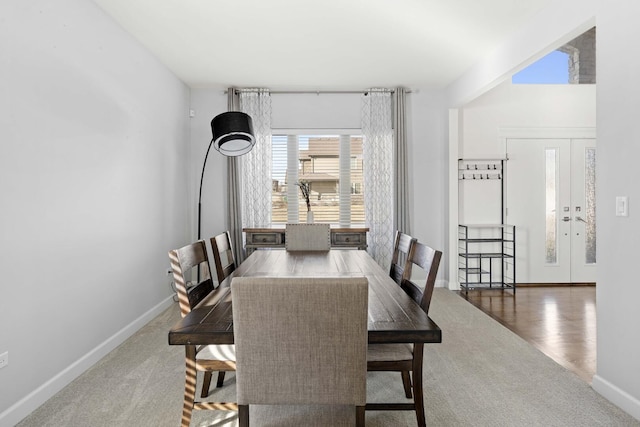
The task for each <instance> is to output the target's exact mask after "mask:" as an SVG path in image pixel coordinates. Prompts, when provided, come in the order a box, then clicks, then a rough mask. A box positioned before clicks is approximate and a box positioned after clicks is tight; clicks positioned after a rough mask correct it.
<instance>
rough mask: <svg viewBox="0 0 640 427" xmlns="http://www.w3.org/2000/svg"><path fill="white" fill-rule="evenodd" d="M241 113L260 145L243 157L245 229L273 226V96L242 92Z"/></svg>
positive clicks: (255, 91) (265, 93)
mask: <svg viewBox="0 0 640 427" xmlns="http://www.w3.org/2000/svg"><path fill="white" fill-rule="evenodd" d="M239 93H240V111H243V112H245V113H247V114H249V115H250V116H251V118H252V120H253V131H254V133H255V137H256V145H255V146H254V147H253V149H252V150H251V151H250V152H249V153H247V154H245V155H243V156H241V157H240V164H241V171H242V179H241V181H242V198H241V200H242V226H243V227H269V226H270V225H271V96H270V94H269V91H268V90H267V89H241V90H240V91H239Z"/></svg>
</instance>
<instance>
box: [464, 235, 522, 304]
mask: <svg viewBox="0 0 640 427" xmlns="http://www.w3.org/2000/svg"><path fill="white" fill-rule="evenodd" d="M515 260H516V228H515V226H513V225H507V224H478V225H464V224H460V225H458V281H459V282H460V287H461V288H462V289H464V290H465V294H468V292H469V289H502V290H505V289H513V292H514V293H515V291H516V279H515V278H516V263H515Z"/></svg>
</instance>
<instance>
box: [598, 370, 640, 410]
mask: <svg viewBox="0 0 640 427" xmlns="http://www.w3.org/2000/svg"><path fill="white" fill-rule="evenodd" d="M591 387H593V389H594V390H595V391H596V392H598V393H599V394H601V395H602V396H604V397H605V398H606V399H607V400H609V401H610V402H611V403H613V404H614V405H616V406H618V407H619V408H620V409H622V410H623V411H625V412H626V413H628V414H629V415H631V416H632V417H634V418H635V419H637V420H638V421H640V400H638V399H636V398H635V397H633V396H631V395H630V394H629V393H627V392H625V391H624V390H621V389H620V388H618V387H616V386H615V385H613V384H611V383H610V382H609V381H607V380H605V379H604V378H602V377H600V376H598V375H594V376H593V380H592V381H591Z"/></svg>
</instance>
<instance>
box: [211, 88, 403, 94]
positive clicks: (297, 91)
mask: <svg viewBox="0 0 640 427" xmlns="http://www.w3.org/2000/svg"><path fill="white" fill-rule="evenodd" d="M236 92H239V90H237V89H236ZM389 92H391V93H395V90H393V89H392V90H390V91H389ZM224 93H225V94H226V93H227V91H226V90H225V91H224ZM343 93H345V94H349V93H353V94H358V93H359V94H365V95H366V94H368V93H369V91H368V90H273V91H269V94H271V95H290V94H316V95H320V94H343ZM405 93H411V90H407V91H406V92H405Z"/></svg>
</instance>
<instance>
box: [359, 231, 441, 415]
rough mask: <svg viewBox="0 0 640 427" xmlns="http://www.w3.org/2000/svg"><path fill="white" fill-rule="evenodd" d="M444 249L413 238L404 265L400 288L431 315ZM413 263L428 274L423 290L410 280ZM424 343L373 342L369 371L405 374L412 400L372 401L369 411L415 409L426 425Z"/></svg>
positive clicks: (368, 406) (403, 380)
mask: <svg viewBox="0 0 640 427" xmlns="http://www.w3.org/2000/svg"><path fill="white" fill-rule="evenodd" d="M441 258H442V252H440V251H437V250H435V249H432V248H430V247H429V246H426V245H424V244H422V243H419V242H417V241H414V242H413V244H412V246H411V250H410V251H409V256H408V258H407V262H406V264H405V267H404V271H403V275H402V280H401V285H400V286H401V287H402V289H403V290H404V291H405V292H406V293H407V295H409V296H410V297H411V298H412V299H413V300H414V301H416V302H417V303H418V304H420V307H422V309H423V310H424V312H425V313H427V314H429V306H430V304H431V296H432V295H433V288H434V287H435V283H436V275H437V273H438V267H439V265H440V259H441ZM413 265H417V266H418V267H420V268H422V269H423V270H424V271H425V272H426V273H427V281H426V283H425V287H424V289H421V288H420V287H419V286H418V285H416V284H415V283H414V282H412V281H411V273H412V267H413ZM423 349H424V344H423V343H414V344H371V345H369V347H368V350H367V370H368V371H393V372H400V373H401V374H402V383H403V386H404V391H405V396H406V397H407V398H408V399H411V398H413V402H412V403H371V404H367V409H368V410H413V411H415V412H416V418H417V421H418V426H419V427H424V426H425V425H426V420H425V415H424V396H423V390H422V362H423Z"/></svg>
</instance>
